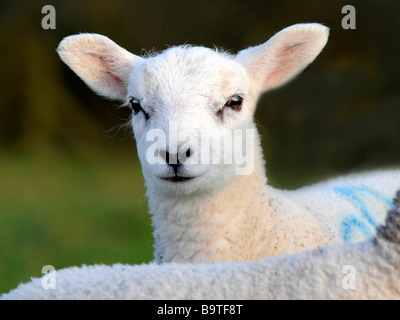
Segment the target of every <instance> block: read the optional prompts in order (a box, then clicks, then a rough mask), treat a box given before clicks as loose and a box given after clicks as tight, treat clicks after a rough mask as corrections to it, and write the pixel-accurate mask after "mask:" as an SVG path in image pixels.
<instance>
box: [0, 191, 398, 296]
mask: <svg viewBox="0 0 400 320" xmlns="http://www.w3.org/2000/svg"><path fill="white" fill-rule="evenodd" d="M396 205H397V206H396V209H393V210H392V211H390V212H389V213H388V215H387V219H386V225H385V226H380V227H379V228H378V232H377V234H376V237H375V238H374V239H372V240H365V241H363V242H359V243H344V244H340V245H335V246H332V247H328V248H322V249H315V250H314V251H306V252H300V253H297V254H293V255H282V256H279V257H270V258H264V259H261V260H258V261H247V262H225V263H216V264H211V263H209V264H204V263H201V264H191V263H184V264H179V263H165V264H161V265H158V264H155V263H152V264H149V265H136V266H129V265H121V264H116V265H113V266H105V265H96V266H83V267H81V268H77V267H72V268H67V269H63V270H59V271H57V273H56V277H55V289H53V290H52V289H47V290H45V289H44V287H42V283H46V280H47V279H46V278H45V277H48V275H46V276H44V277H43V278H42V279H40V278H36V279H33V280H32V281H31V282H29V283H27V284H21V285H20V286H19V287H18V288H16V289H14V290H12V291H11V292H9V293H8V294H4V295H3V296H1V297H0V299H5V300H17V299H164V300H167V299H168V300H170V299H200V300H205V299H229V300H232V299H243V300H244V299H400V209H399V205H400V192H399V193H398V194H397V200H396Z"/></svg>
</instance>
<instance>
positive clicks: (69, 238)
mask: <svg viewBox="0 0 400 320" xmlns="http://www.w3.org/2000/svg"><path fill="white" fill-rule="evenodd" d="M48 4H50V5H53V6H54V7H55V9H56V29H55V30H44V29H43V28H42V27H41V21H42V19H43V17H44V16H45V14H42V13H41V10H42V7H43V6H44V5H48ZM346 4H351V5H353V6H354V7H355V9H356V29H355V30H344V29H343V28H342V26H341V21H342V18H343V17H344V16H345V15H344V14H342V13H341V10H342V7H343V6H344V5H346ZM399 10H400V2H398V1H397V2H396V1H394V0H385V1H378V0H362V1H338V0H325V1H314V0H312V1H311V0H306V1H295V0H282V1H273V0H262V1H258V0H246V1H234V0H220V1H215V0H213V1H211V0H209V1H187V0H186V1H183V0H172V1H165V0H164V1H162V0H147V1H138V0H134V1H123V0H112V1H94V0H84V1H39V0H36V1H31V0H18V1H7V0H2V1H1V3H0V66H1V68H0V70H1V86H0V292H7V291H9V290H10V289H11V288H14V287H16V286H17V285H18V283H20V282H26V281H28V280H29V278H30V277H31V276H40V275H41V269H42V267H43V266H44V265H48V264H50V265H53V266H54V267H55V268H56V269H60V268H63V267H67V266H72V265H81V264H93V263H115V262H122V263H141V262H148V261H150V260H151V259H152V251H153V249H152V244H153V240H152V233H151V232H152V229H151V225H150V217H149V215H148V214H147V199H146V197H145V189H144V187H143V178H142V175H141V170H140V165H139V164H138V160H137V158H136V149H135V144H134V142H133V137H132V134H131V132H130V130H129V129H127V128H126V127H123V125H124V124H125V123H126V122H127V120H128V118H129V111H128V110H124V109H117V108H116V104H115V103H114V102H110V101H106V100H104V99H102V98H100V97H97V96H96V95H95V94H94V93H92V92H91V91H90V90H89V89H88V88H87V87H86V85H85V84H84V83H83V82H82V81H81V80H79V79H78V78H77V76H75V74H73V73H72V72H71V71H70V70H69V69H68V68H67V67H66V66H65V65H63V64H62V63H61V61H60V60H59V58H58V56H57V54H56V52H55V48H56V47H57V45H58V43H59V42H60V41H61V39H62V38H63V37H65V36H68V35H71V34H76V33H79V32H95V33H101V34H104V35H107V36H108V37H110V38H111V39H113V40H114V41H116V42H117V43H118V44H120V45H122V46H123V47H125V48H126V49H128V50H130V51H132V52H134V53H136V54H140V53H141V52H142V48H144V49H145V50H151V49H153V48H155V49H156V50H162V49H165V48H166V47H167V45H178V44H183V43H192V44H201V45H204V46H211V47H212V46H214V45H218V46H221V47H225V48H227V49H232V50H233V51H235V52H236V51H238V50H240V49H243V48H245V47H248V46H250V45H256V44H260V43H262V42H264V41H266V40H267V39H268V38H269V37H271V36H272V35H273V34H274V33H275V32H277V31H279V30H281V29H282V28H284V27H286V26H289V25H291V24H295V23H299V22H320V23H323V24H325V25H327V26H328V27H330V28H331V35H330V39H329V42H328V45H327V47H326V48H325V49H324V50H323V52H322V53H321V55H320V56H319V57H318V58H317V60H316V61H315V62H314V63H313V64H312V65H311V66H310V67H309V68H307V69H306V70H305V71H304V72H303V73H302V74H301V75H300V76H299V77H298V78H296V79H295V80H294V81H292V82H291V83H290V84H288V85H286V86H285V87H283V88H280V89H278V90H274V91H272V92H269V93H267V94H265V95H264V96H263V97H262V99H261V101H260V103H259V107H258V111H257V122H258V124H259V128H260V131H261V133H262V136H263V145H264V148H265V156H266V159H267V170H268V176H269V180H270V182H271V184H272V185H274V186H276V187H281V188H296V187H299V186H301V185H303V184H309V183H312V182H315V181H318V180H320V179H324V178H327V177H330V176H332V175H336V174H341V173H346V172H350V171H356V170H364V169H369V168H375V167H379V168H382V167H388V166H398V164H399V163H400V148H399V142H398V141H400V126H399V125H398V122H399V119H400V107H399V104H400V91H399V87H400V62H399V53H400V45H399V39H400V37H399V33H400V22H399V19H398V12H400V11H399Z"/></svg>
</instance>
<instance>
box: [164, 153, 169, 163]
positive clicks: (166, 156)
mask: <svg viewBox="0 0 400 320" xmlns="http://www.w3.org/2000/svg"><path fill="white" fill-rule="evenodd" d="M165 162H166V163H169V152H168V151H165Z"/></svg>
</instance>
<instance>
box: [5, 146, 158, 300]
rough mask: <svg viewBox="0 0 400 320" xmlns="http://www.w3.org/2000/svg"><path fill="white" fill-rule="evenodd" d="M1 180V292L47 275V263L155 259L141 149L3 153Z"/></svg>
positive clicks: (61, 263) (72, 263)
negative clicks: (139, 157)
mask: <svg viewBox="0 0 400 320" xmlns="http://www.w3.org/2000/svg"><path fill="white" fill-rule="evenodd" d="M132 149H133V148H132ZM94 154H95V155H96V156H94ZM0 179H1V180H0V293H4V292H8V291H9V290H10V289H12V288H15V287H16V286H17V285H18V284H19V283H20V282H26V281H29V279H30V277H32V276H35V277H36V276H40V275H41V269H42V267H43V266H44V265H53V266H54V267H55V268H56V269H60V268H64V267H68V266H73V265H82V264H94V263H105V264H112V263H117V262H121V263H131V264H133V263H135V264H137V263H142V262H148V261H150V260H152V254H153V247H152V246H153V236H152V228H151V223H150V216H149V214H148V213H147V199H146V197H145V189H144V187H143V185H144V183H143V178H142V175H141V171H140V166H139V164H138V162H137V160H136V157H135V155H134V150H132V152H131V153H129V154H127V153H123V152H114V150H113V151H110V152H102V153H101V154H100V155H99V153H98V152H96V153H92V154H90V153H87V154H85V156H83V157H82V156H78V157H75V156H74V157H73V156H66V155H63V154H58V153H54V152H41V153H39V154H38V153H35V154H34V155H32V154H28V153H21V152H11V153H10V152H1V153H0Z"/></svg>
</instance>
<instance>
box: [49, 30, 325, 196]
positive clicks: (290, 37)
mask: <svg viewBox="0 0 400 320" xmlns="http://www.w3.org/2000/svg"><path fill="white" fill-rule="evenodd" d="M327 39H328V28H326V27H324V26H322V25H320V24H316V23H311V24H298V25H294V26H291V27H288V28H286V29H284V30H282V31H281V32H278V33H277V34H276V35H275V36H273V37H272V38H271V39H270V40H268V41H267V42H265V43H263V44H261V45H259V46H255V47H250V48H248V49H245V50H242V51H240V52H239V53H238V54H237V55H235V56H230V55H227V54H224V53H218V52H216V51H213V50H211V49H206V48H203V47H185V46H183V47H175V48H171V49H168V50H166V51H165V52H163V53H162V54H160V55H158V56H154V57H149V58H143V57H140V56H137V55H134V54H132V53H130V52H128V51H127V50H125V49H123V48H121V47H120V46H118V45H117V44H116V43H115V42H113V41H111V40H110V39H108V38H107V37H105V36H102V35H98V34H80V35H75V36H70V37H67V38H65V39H64V40H63V41H62V42H61V43H60V45H59V47H58V50H57V51H58V53H59V54H60V56H61V58H62V59H63V61H64V62H65V63H66V64H68V65H69V66H70V67H71V69H72V70H74V71H75V72H76V73H77V74H78V75H79V76H80V77H81V78H82V79H83V80H84V81H85V82H86V83H87V84H88V85H89V86H90V87H91V88H92V89H93V90H94V91H96V92H97V93H99V94H101V95H103V96H105V97H108V98H111V99H118V100H122V101H125V102H126V103H127V104H130V105H131V107H132V110H133V117H132V126H133V130H134V133H135V137H136V139H137V146H138V151H139V157H140V160H141V163H142V166H143V173H144V175H145V179H146V183H147V185H148V186H149V187H150V186H151V187H156V188H158V190H159V191H160V192H166V193H168V195H172V194H191V193H193V192H213V191H215V189H218V188H221V187H222V186H224V185H225V184H227V183H229V181H231V180H232V179H233V178H234V177H235V175H237V174H249V173H251V168H252V165H253V163H252V162H254V161H253V156H254V131H253V127H254V124H253V122H252V120H251V118H252V115H253V113H254V106H255V102H256V99H257V97H258V96H259V95H260V94H261V93H262V92H264V91H266V90H269V89H271V88H275V87H278V86H280V85H282V84H283V83H285V82H287V81H289V80H290V79H292V78H293V77H294V76H296V75H297V74H298V73H299V72H301V71H302V70H303V69H304V68H305V67H306V66H307V65H308V64H309V63H310V62H311V61H313V60H314V58H315V57H316V56H317V55H318V54H319V52H320V51H321V50H322V48H323V47H324V45H325V43H326V41H327ZM211 141H212V142H211ZM232 141H233V142H232ZM220 145H223V147H222V146H221V148H219V147H218V146H220ZM218 150H220V151H218ZM243 156H244V157H243ZM238 163H240V164H241V166H239V165H238ZM238 169H239V170H238Z"/></svg>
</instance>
